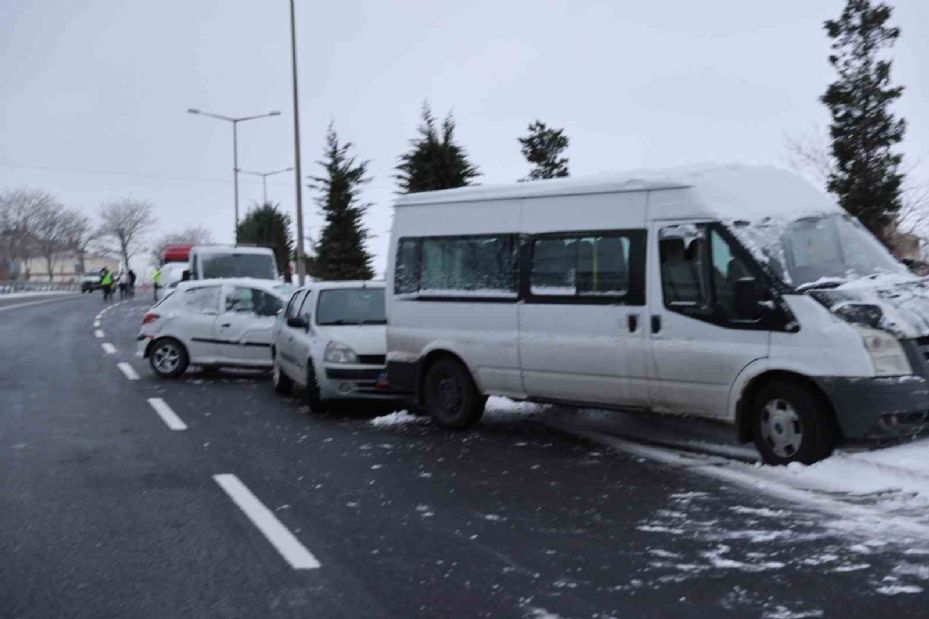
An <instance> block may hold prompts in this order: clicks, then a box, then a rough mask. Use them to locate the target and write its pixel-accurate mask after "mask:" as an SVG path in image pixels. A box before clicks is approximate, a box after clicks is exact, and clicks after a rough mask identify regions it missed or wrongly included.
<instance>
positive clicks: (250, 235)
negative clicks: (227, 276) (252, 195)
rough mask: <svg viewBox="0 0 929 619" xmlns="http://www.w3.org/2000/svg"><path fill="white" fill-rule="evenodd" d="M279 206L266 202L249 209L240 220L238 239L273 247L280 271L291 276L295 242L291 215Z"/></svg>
mask: <svg viewBox="0 0 929 619" xmlns="http://www.w3.org/2000/svg"><path fill="white" fill-rule="evenodd" d="M279 207H280V205H278V204H271V203H270V202H265V203H264V204H261V205H258V204H256V205H255V206H254V207H252V208H251V209H249V211H248V213H247V214H246V215H245V217H244V218H243V219H242V221H240V222H239V229H238V239H239V242H240V243H244V244H247V245H257V246H259V247H269V248H271V250H272V251H274V261H275V262H276V263H277V270H278V273H283V274H284V276H285V277H289V276H290V254H291V251H292V250H293V244H294V243H293V239H292V238H291V236H290V215H288V214H286V213H283V212H281V211H280V209H279ZM288 281H289V280H288Z"/></svg>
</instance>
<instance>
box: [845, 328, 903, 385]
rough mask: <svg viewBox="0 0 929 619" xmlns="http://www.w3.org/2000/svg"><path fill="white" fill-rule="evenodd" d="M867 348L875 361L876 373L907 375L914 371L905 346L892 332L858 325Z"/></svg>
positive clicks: (879, 374)
mask: <svg viewBox="0 0 929 619" xmlns="http://www.w3.org/2000/svg"><path fill="white" fill-rule="evenodd" d="M858 332H859V333H861V339H862V340H863V341H864V347H865V350H867V351H868V354H869V355H871V361H872V362H873V363H874V374H875V375H877V376H905V375H909V374H912V373H913V368H912V367H910V360H909V359H907V358H906V353H905V352H904V351H903V346H901V345H900V342H899V341H898V340H897V338H895V337H894V336H893V335H891V334H890V333H887V332H886V331H880V330H878V329H871V328H869V327H861V326H859V327H858Z"/></svg>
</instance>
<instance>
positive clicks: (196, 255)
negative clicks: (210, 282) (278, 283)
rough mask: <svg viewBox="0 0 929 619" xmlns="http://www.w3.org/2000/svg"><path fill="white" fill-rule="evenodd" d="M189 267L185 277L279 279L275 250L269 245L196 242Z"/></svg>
mask: <svg viewBox="0 0 929 619" xmlns="http://www.w3.org/2000/svg"><path fill="white" fill-rule="evenodd" d="M187 271H188V273H189V274H188V276H187V277H186V278H185V279H218V278H227V277H252V278H255V279H274V280H276V279H278V273H277V264H276V262H275V260H274V252H273V251H272V250H271V249H270V248H268V247H247V246H243V245H195V246H194V247H192V248H191V249H190V258H189V262H188V268H187Z"/></svg>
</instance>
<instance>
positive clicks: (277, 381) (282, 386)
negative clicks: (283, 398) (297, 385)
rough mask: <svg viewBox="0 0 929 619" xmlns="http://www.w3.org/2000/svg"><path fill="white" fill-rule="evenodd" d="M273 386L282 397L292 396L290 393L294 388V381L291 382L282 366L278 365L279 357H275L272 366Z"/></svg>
mask: <svg viewBox="0 0 929 619" xmlns="http://www.w3.org/2000/svg"><path fill="white" fill-rule="evenodd" d="M271 384H273V385H274V390H275V391H276V392H278V393H280V394H281V395H290V392H291V391H292V390H293V388H294V381H292V380H290V377H289V376H288V375H287V374H285V373H284V370H282V369H281V364H280V363H278V360H277V355H275V356H274V361H273V364H272V365H271Z"/></svg>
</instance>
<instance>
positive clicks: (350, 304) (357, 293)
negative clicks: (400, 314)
mask: <svg viewBox="0 0 929 619" xmlns="http://www.w3.org/2000/svg"><path fill="white" fill-rule="evenodd" d="M316 324H318V325H320V326H326V325H386V324H387V312H386V310H385V308H384V289H383V288H336V289H333V290H323V291H322V292H320V293H319V302H318V303H317V304H316Z"/></svg>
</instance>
